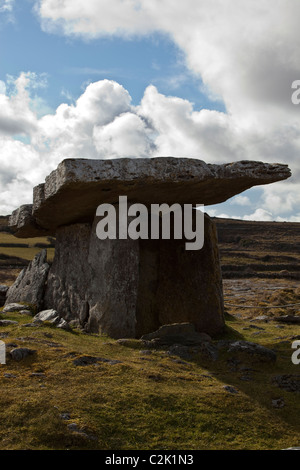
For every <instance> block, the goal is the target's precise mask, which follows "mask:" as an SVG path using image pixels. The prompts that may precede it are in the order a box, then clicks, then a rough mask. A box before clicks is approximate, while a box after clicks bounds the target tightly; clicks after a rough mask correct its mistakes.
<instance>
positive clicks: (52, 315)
mask: <svg viewBox="0 0 300 470" xmlns="http://www.w3.org/2000/svg"><path fill="white" fill-rule="evenodd" d="M33 321H35V322H38V321H41V322H44V321H47V322H50V323H57V324H58V323H59V321H60V315H59V314H58V312H57V311H56V310H54V309H49V310H42V311H41V312H39V313H37V314H36V315H35V316H34V317H33Z"/></svg>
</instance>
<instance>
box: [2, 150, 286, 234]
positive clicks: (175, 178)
mask: <svg viewBox="0 0 300 470" xmlns="http://www.w3.org/2000/svg"><path fill="white" fill-rule="evenodd" d="M290 174H291V172H290V170H289V168H288V167H287V165H283V164H278V163H276V164H268V163H263V162H256V161H240V162H234V163H226V164H222V165H213V164H207V163H205V162H204V161H202V160H197V159H191V158H174V157H157V158H136V159H129V158H122V159H114V160H88V159H66V160H63V161H62V162H61V163H60V164H59V165H58V167H57V169H56V170H54V171H52V173H51V174H50V175H49V176H48V177H47V178H46V180H45V183H43V184H40V185H38V186H36V187H35V188H34V193H33V205H25V206H21V207H20V208H19V209H17V210H16V211H14V212H13V214H12V216H11V217H10V225H11V227H12V228H13V229H14V230H15V235H16V236H17V237H23V238H24V237H34V236H38V235H45V234H52V235H55V231H56V229H57V228H58V227H60V226H62V225H69V224H74V223H77V222H90V223H91V222H92V221H93V218H94V216H95V210H96V208H97V206H98V205H99V204H102V203H112V204H115V203H117V202H118V198H119V196H122V195H125V196H127V197H128V200H129V201H131V202H139V203H142V204H145V205H146V206H149V205H150V204H155V203H157V204H159V203H167V204H173V203H179V204H194V205H195V204H204V205H212V204H218V203H221V202H224V201H226V200H227V199H229V198H230V197H232V196H234V195H236V194H239V193H241V192H242V191H245V190H246V189H249V188H251V187H252V186H256V185H261V184H268V183H273V182H275V181H280V180H284V179H286V178H288V177H289V176H290Z"/></svg>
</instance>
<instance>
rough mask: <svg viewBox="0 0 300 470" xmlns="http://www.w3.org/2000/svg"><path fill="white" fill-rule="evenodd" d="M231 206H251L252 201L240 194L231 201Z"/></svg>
mask: <svg viewBox="0 0 300 470" xmlns="http://www.w3.org/2000/svg"><path fill="white" fill-rule="evenodd" d="M230 203H231V204H237V205H238V206H250V205H251V201H250V199H249V198H248V196H242V195H241V194H239V195H238V196H235V197H234V198H233V199H232V200H231V201H230Z"/></svg>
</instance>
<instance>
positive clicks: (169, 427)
mask: <svg viewBox="0 0 300 470" xmlns="http://www.w3.org/2000/svg"><path fill="white" fill-rule="evenodd" d="M1 317H2V318H8V319H12V320H17V321H18V322H19V324H18V325H17V326H13V327H11V326H10V327H0V334H1V333H8V336H7V337H5V338H2V340H3V341H4V342H5V343H6V345H7V350H8V351H9V349H10V348H11V347H14V345H17V346H22V347H29V348H32V349H35V350H36V354H34V355H33V356H30V357H29V358H27V359H25V360H23V361H21V362H15V361H13V360H12V359H10V358H8V360H7V364H6V365H0V387H1V412H0V416H1V419H0V449H1V450H2V449H33V450H38V449H40V450H45V449H106V450H114V449H119V450H120V449H127V450H129V449H131V450H132V449H134V450H140V449H149V450H154V449H155V450H164V449H165V450H176V449H177V450H182V449H189V450H196V449H203V450H204V449H207V450H209V449H281V448H286V447H290V446H297V445H299V430H300V429H299V408H300V401H299V394H297V393H292V392H287V391H285V390H282V389H280V388H278V387H277V386H275V385H274V384H272V382H271V378H272V377H273V376H275V375H280V374H288V373H293V374H295V373H299V367H300V366H295V365H293V364H292V362H291V352H292V350H291V341H290V340H288V341H287V343H286V342H282V341H285V339H286V338H290V337H292V336H293V335H295V334H299V333H300V327H299V326H298V327H295V326H286V327H285V328H284V330H278V329H277V328H275V325H274V324H273V323H268V324H263V328H264V330H263V331H261V330H260V335H259V336H253V334H254V333H255V331H256V330H254V329H249V330H244V329H243V328H245V326H247V325H248V323H247V321H246V320H241V319H236V318H235V317H233V316H230V315H229V316H227V332H226V334H225V336H224V338H227V339H228V338H231V339H232V338H243V339H245V340H249V341H255V342H259V343H260V344H263V345H264V346H267V347H271V348H276V349H277V350H278V352H277V354H278V360H277V363H276V364H275V365H267V364H261V363H258V364H255V365H253V368H254V369H255V371H254V372H252V375H253V380H252V381H249V382H248V381H243V380H241V372H240V371H231V370H230V369H229V367H228V362H227V361H228V359H229V357H228V353H222V354H221V356H220V359H219V360H218V361H211V360H208V359H205V358H204V357H203V356H200V355H196V356H195V357H194V358H193V360H189V361H181V360H178V359H179V358H178V357H177V358H176V357H175V356H169V355H168V354H166V351H163V350H160V351H157V350H153V351H152V353H151V354H149V355H145V354H142V353H141V350H142V349H144V347H143V346H142V345H141V343H140V342H139V341H138V340H132V341H130V342H128V343H126V346H125V345H121V344H120V343H118V342H117V341H115V340H113V339H111V338H108V337H105V336H101V335H86V334H84V333H82V332H80V331H79V330H74V331H73V332H71V333H70V332H66V331H63V330H59V329H57V328H55V327H53V326H50V325H43V326H41V327H34V328H30V327H24V326H22V325H24V323H28V322H30V321H31V317H28V316H24V315H20V314H18V313H11V314H5V315H2V316H1ZM275 338H278V339H275ZM10 345H13V346H10ZM82 355H91V356H97V357H101V358H110V359H117V360H119V361H121V362H120V363H118V364H114V365H111V364H109V363H105V362H101V361H100V362H98V363H97V364H96V365H95V364H92V365H88V366H75V365H74V364H73V361H74V358H77V357H80V356H82ZM251 367H252V366H251ZM41 372H42V373H43V374H44V376H34V377H32V376H31V374H32V373H41ZM4 373H9V374H13V375H15V376H16V377H15V378H6V377H4ZM227 384H230V385H232V386H234V387H235V388H236V389H238V391H239V393H238V394H235V395H232V394H230V393H228V392H226V391H225V390H224V389H223V386H224V385H227ZM279 397H282V398H283V399H284V401H285V406H284V407H283V408H281V409H275V408H273V407H272V403H271V402H272V399H276V398H279ZM63 413H68V414H69V415H70V420H63V419H62V418H61V417H60V416H61V415H62V414H63ZM70 423H76V424H77V426H78V428H79V429H81V430H83V431H84V432H85V434H80V433H78V432H73V431H71V430H69V429H68V424H70ZM87 436H90V437H87ZM91 436H92V437H91ZM93 436H94V437H95V439H93Z"/></svg>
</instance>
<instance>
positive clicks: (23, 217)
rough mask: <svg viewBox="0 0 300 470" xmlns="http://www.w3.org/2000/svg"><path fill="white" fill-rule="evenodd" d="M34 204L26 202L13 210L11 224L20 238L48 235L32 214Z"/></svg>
mask: <svg viewBox="0 0 300 470" xmlns="http://www.w3.org/2000/svg"><path fill="white" fill-rule="evenodd" d="M32 207H33V205H32V204H25V205H23V206H20V207H19V208H18V209H16V210H15V211H13V213H12V214H11V216H10V218H9V226H10V227H11V228H12V229H13V231H16V232H17V233H18V237H20V238H29V237H39V236H42V235H48V233H47V231H46V230H44V229H43V228H42V227H39V226H38V225H37V223H36V221H35V219H34V217H33V216H32Z"/></svg>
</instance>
